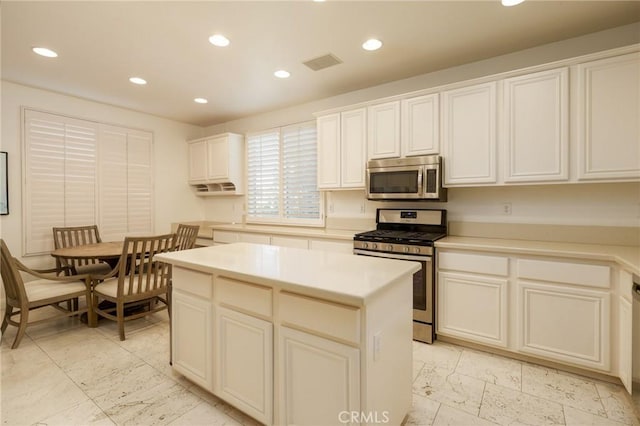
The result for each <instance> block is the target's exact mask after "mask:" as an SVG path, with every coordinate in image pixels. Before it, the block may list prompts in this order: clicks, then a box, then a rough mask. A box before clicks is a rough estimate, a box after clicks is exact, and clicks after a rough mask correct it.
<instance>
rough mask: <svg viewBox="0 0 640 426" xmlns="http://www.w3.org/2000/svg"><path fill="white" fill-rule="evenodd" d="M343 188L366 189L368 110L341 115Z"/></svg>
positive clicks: (362, 109) (361, 109) (341, 172)
mask: <svg viewBox="0 0 640 426" xmlns="http://www.w3.org/2000/svg"><path fill="white" fill-rule="evenodd" d="M341 121H342V125H341V132H340V133H341V145H340V147H341V148H340V158H341V171H340V174H341V181H340V183H341V185H340V186H341V187H342V188H364V171H365V168H366V141H367V110H366V109H365V108H360V109H356V110H353V111H347V112H343V113H342V114H341Z"/></svg>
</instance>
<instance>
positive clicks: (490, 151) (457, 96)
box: [442, 82, 496, 185]
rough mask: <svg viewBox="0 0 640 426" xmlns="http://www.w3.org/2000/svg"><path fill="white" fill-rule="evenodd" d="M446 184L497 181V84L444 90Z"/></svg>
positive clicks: (443, 118)
mask: <svg viewBox="0 0 640 426" xmlns="http://www.w3.org/2000/svg"><path fill="white" fill-rule="evenodd" d="M442 122H443V127H442V148H443V155H444V156H445V159H446V165H445V167H444V170H445V177H444V184H445V185H457V184H477V183H485V184H486V183H495V182H496V83H495V82H490V83H483V84H476V85H473V86H468V87H462V88H460V89H455V90H449V91H446V92H443V93H442Z"/></svg>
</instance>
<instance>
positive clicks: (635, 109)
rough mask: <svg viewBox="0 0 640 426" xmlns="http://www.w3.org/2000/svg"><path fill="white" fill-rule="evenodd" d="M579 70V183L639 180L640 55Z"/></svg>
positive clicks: (599, 62) (620, 57) (583, 66)
mask: <svg viewBox="0 0 640 426" xmlns="http://www.w3.org/2000/svg"><path fill="white" fill-rule="evenodd" d="M578 71H579V96H580V98H579V102H578V105H579V117H578V119H579V122H578V160H579V161H578V178H579V179H604V180H606V179H634V180H635V179H638V178H640V54H639V53H632V54H628V55H623V56H618V57H614V58H607V59H602V60H598V61H593V62H588V63H585V64H581V65H580V66H579V67H578Z"/></svg>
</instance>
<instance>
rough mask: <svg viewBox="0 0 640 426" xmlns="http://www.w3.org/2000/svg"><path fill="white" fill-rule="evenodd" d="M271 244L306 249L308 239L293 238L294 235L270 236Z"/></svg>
mask: <svg viewBox="0 0 640 426" xmlns="http://www.w3.org/2000/svg"><path fill="white" fill-rule="evenodd" d="M271 245H272V246H279V247H293V248H300V249H308V248H309V240H307V239H304V238H295V237H278V236H273V237H271Z"/></svg>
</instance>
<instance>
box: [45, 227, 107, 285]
mask: <svg viewBox="0 0 640 426" xmlns="http://www.w3.org/2000/svg"><path fill="white" fill-rule="evenodd" d="M101 242H102V239H101V238H100V232H99V231H98V226H97V225H88V226H69V227H54V228H53V244H54V247H55V248H56V249H59V248H64V247H76V246H82V245H86V244H95V243H101ZM56 263H57V266H58V267H59V269H60V270H61V271H63V272H64V273H65V275H78V274H91V275H105V274H107V273H109V272H110V271H111V266H109V264H108V263H106V262H103V261H100V260H98V259H91V258H88V259H71V258H56Z"/></svg>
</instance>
